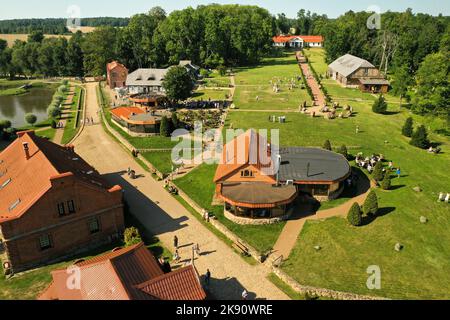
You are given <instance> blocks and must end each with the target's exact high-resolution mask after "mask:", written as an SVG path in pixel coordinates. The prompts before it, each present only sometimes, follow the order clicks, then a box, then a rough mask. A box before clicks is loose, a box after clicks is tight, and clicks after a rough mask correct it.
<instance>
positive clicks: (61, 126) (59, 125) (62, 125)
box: [56, 121, 64, 129]
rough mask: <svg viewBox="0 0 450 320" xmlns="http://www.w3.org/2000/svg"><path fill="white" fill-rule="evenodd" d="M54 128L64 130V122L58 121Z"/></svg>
mask: <svg viewBox="0 0 450 320" xmlns="http://www.w3.org/2000/svg"><path fill="white" fill-rule="evenodd" d="M56 128H57V129H60V128H64V122H62V121H58V123H57V124H56Z"/></svg>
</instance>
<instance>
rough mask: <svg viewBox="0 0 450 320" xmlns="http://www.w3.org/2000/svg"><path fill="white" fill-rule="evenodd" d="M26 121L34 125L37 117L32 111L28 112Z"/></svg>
mask: <svg viewBox="0 0 450 320" xmlns="http://www.w3.org/2000/svg"><path fill="white" fill-rule="evenodd" d="M25 121H26V122H27V123H28V124H30V125H34V124H35V123H36V121H37V117H36V116H35V115H34V114H32V113H27V114H26V115H25Z"/></svg>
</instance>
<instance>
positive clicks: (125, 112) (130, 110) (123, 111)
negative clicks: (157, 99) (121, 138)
mask: <svg viewBox="0 0 450 320" xmlns="http://www.w3.org/2000/svg"><path fill="white" fill-rule="evenodd" d="M111 113H112V114H113V115H115V116H116V117H118V118H122V117H123V118H125V119H129V118H130V116H131V115H133V114H142V113H145V112H144V111H143V110H142V109H141V108H138V107H119V108H115V109H112V110H111Z"/></svg>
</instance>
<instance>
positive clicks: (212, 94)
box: [192, 88, 230, 101]
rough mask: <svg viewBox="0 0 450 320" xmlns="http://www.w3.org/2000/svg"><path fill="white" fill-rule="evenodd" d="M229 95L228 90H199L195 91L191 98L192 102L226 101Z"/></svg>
mask: <svg viewBox="0 0 450 320" xmlns="http://www.w3.org/2000/svg"><path fill="white" fill-rule="evenodd" d="M229 95H230V90H228V89H225V90H223V89H215V88H209V89H200V90H196V91H195V92H194V94H193V96H192V100H203V101H207V100H209V99H211V100H227V99H228V97H229Z"/></svg>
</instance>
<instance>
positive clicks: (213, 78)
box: [203, 71, 231, 88]
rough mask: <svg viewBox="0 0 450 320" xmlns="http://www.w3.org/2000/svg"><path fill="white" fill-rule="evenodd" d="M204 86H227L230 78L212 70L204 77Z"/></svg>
mask: <svg viewBox="0 0 450 320" xmlns="http://www.w3.org/2000/svg"><path fill="white" fill-rule="evenodd" d="M203 82H204V84H203V85H204V86H206V87H212V88H214V87H220V88H228V86H229V85H230V84H231V82H230V78H229V77H227V76H221V75H220V74H219V72H218V71H213V72H212V73H211V74H210V75H209V77H208V78H206V79H204V81H203Z"/></svg>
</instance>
